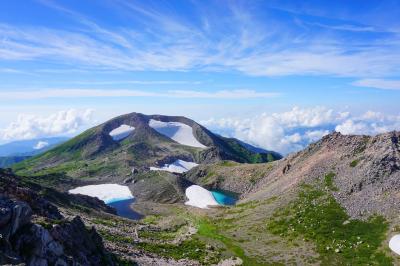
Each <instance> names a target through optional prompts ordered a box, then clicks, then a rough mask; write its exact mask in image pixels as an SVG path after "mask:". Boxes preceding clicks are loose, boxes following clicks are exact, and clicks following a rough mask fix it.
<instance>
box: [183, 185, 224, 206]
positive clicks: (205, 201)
mask: <svg viewBox="0 0 400 266" xmlns="http://www.w3.org/2000/svg"><path fill="white" fill-rule="evenodd" d="M185 194H186V197H187V198H188V199H189V200H188V201H186V202H185V204H186V205H190V206H194V207H198V208H202V209H208V207H209V206H219V205H220V204H219V203H218V202H217V201H216V200H215V198H214V196H213V195H212V193H211V192H210V191H208V190H207V189H205V188H203V187H201V186H198V185H192V186H190V187H188V188H187V189H186V191H185Z"/></svg>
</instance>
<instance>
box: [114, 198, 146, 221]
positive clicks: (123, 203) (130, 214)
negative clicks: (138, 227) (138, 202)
mask: <svg viewBox="0 0 400 266" xmlns="http://www.w3.org/2000/svg"><path fill="white" fill-rule="evenodd" d="M134 202H135V199H126V200H119V201H113V202H109V203H107V205H108V206H111V207H113V208H115V209H116V210H117V215H118V216H121V217H124V218H128V219H131V220H139V219H141V218H143V215H141V214H140V213H138V212H135V211H134V210H133V209H132V208H131V205H132V204H133V203H134Z"/></svg>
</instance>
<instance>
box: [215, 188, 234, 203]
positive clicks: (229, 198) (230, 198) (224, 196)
mask: <svg viewBox="0 0 400 266" xmlns="http://www.w3.org/2000/svg"><path fill="white" fill-rule="evenodd" d="M211 193H212V195H213V196H214V198H215V200H216V201H217V202H218V203H219V204H221V205H235V203H236V201H237V199H238V194H236V193H233V192H230V191H225V190H211Z"/></svg>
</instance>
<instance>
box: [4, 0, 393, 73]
mask: <svg viewBox="0 0 400 266" xmlns="http://www.w3.org/2000/svg"><path fill="white" fill-rule="evenodd" d="M43 3H45V5H46V6H47V7H50V8H53V9H55V10H56V11H57V12H61V13H63V14H65V15H67V16H68V17H69V18H70V19H74V20H75V22H77V23H79V24H80V28H79V29H75V30H73V29H69V30H62V29H54V28H49V27H46V28H44V27H28V26H11V25H4V24H3V25H0V35H1V36H2V37H3V38H2V39H1V41H0V59H4V60H45V61H46V60H50V61H56V62H61V63H62V64H69V65H71V64H78V66H82V67H85V66H86V67H87V66H89V67H93V68H99V69H111V70H124V71H137V70H139V71H142V70H144V71H145V70H153V71H154V70H156V71H170V70H173V71H189V70H205V71H240V72H242V73H245V74H247V75H255V76H284V75H333V76H345V77H369V76H387V75H389V74H393V73H397V71H398V69H399V68H400V38H399V37H398V35H396V34H390V33H386V34H384V35H382V36H381V35H379V36H376V35H374V34H375V32H374V28H373V27H372V26H368V25H359V24H357V25H356V24H355V25H352V24H349V22H348V21H346V24H337V25H325V24H321V23H317V24H315V23H314V24H315V25H313V24H310V23H309V24H307V23H302V25H298V24H299V23H294V24H290V23H289V22H288V21H285V22H282V21H279V20H268V19H267V20H265V18H264V19H260V14H255V13H257V12H253V11H254V10H255V8H254V7H252V8H250V7H249V6H247V5H239V4H234V3H230V4H229V5H226V6H221V5H216V6H215V7H213V8H215V9H217V10H218V11H219V12H222V11H223V12H224V14H226V17H224V19H221V18H220V16H218V13H217V12H214V11H213V8H210V7H206V6H202V5H201V4H197V6H194V7H193V8H194V12H195V13H196V15H197V17H196V18H198V20H194V21H190V20H188V19H187V18H185V17H183V16H181V15H179V13H177V12H175V10H173V9H171V8H165V7H163V5H148V6H143V3H138V2H136V3H132V2H127V1H116V2H115V3H114V4H113V6H114V7H115V10H121V9H123V10H124V13H125V14H128V15H129V16H128V18H129V19H130V20H131V21H132V25H135V26H133V27H132V28H127V27H118V28H116V27H114V28H110V27H105V26H102V25H100V24H99V23H96V22H95V21H94V20H93V19H90V18H89V17H87V16H85V15H84V14H81V13H78V12H76V11H74V10H70V9H68V8H65V7H63V6H60V5H59V4H56V3H54V2H52V1H43ZM115 10H114V11H115ZM110 14H112V10H110ZM296 20H300V18H296ZM199 21H200V22H199ZM299 27H301V28H300V29H299ZM313 27H317V28H319V30H309V29H313ZM293 28H298V29H297V30H293ZM321 29H322V30H325V31H326V32H325V31H323V32H321ZM336 31H352V32H353V33H354V34H363V36H364V35H365V34H369V32H371V36H370V39H369V41H368V43H365V42H364V40H363V39H362V38H361V37H360V38H357V35H354V37H353V38H351V39H349V38H343V37H342V36H341V35H340V34H336V33H335V32H336ZM360 36H361V35H360Z"/></svg>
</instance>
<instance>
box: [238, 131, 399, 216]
mask: <svg viewBox="0 0 400 266" xmlns="http://www.w3.org/2000/svg"><path fill="white" fill-rule="evenodd" d="M399 139H400V132H390V133H385V134H381V135H377V136H348V135H342V134H340V133H332V134H330V135H328V136H325V137H324V138H323V139H322V140H320V141H318V142H316V143H314V144H311V145H310V146H309V147H308V148H306V149H305V150H303V151H301V152H298V153H296V154H292V155H290V156H288V157H287V158H285V159H283V160H281V161H279V162H277V163H276V164H274V167H273V169H272V170H271V171H270V172H269V173H268V174H267V175H265V176H264V177H263V178H262V179H260V180H259V181H258V182H257V184H256V185H255V186H254V187H253V188H252V189H251V190H249V191H248V192H246V194H245V195H243V197H244V198H246V199H247V200H251V199H260V198H264V197H270V196H274V195H280V194H281V193H283V192H285V191H288V190H290V189H291V188H295V187H298V185H299V184H300V183H302V182H313V181H314V180H320V181H324V179H325V178H326V176H327V175H328V174H330V176H331V178H330V179H331V183H332V184H331V185H332V186H333V187H335V189H334V190H333V191H332V193H333V195H334V197H335V198H336V199H337V200H338V202H339V203H340V204H341V205H342V206H344V207H345V208H346V210H347V211H348V213H349V214H350V215H351V216H353V217H362V216H369V215H371V214H373V213H378V214H384V215H396V214H398V213H399V211H400V197H399V196H398V191H399V188H400V143H399Z"/></svg>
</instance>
